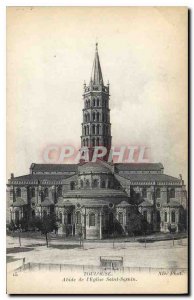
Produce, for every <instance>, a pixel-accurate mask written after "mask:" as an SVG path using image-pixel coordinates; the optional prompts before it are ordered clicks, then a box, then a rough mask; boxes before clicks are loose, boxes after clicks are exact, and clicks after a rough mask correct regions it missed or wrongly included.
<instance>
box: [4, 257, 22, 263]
mask: <svg viewBox="0 0 194 300" xmlns="http://www.w3.org/2000/svg"><path fill="white" fill-rule="evenodd" d="M17 260H20V258H14V256H7V257H6V262H7V263H11V262H13V261H17Z"/></svg>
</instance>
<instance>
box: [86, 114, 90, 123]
mask: <svg viewBox="0 0 194 300" xmlns="http://www.w3.org/2000/svg"><path fill="white" fill-rule="evenodd" d="M87 122H90V114H89V113H88V117H87Z"/></svg>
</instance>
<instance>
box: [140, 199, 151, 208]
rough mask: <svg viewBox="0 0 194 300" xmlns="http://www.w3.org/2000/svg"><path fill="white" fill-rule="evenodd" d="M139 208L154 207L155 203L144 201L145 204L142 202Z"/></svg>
mask: <svg viewBox="0 0 194 300" xmlns="http://www.w3.org/2000/svg"><path fill="white" fill-rule="evenodd" d="M139 206H145V207H147V206H153V203H151V202H150V201H148V200H144V201H143V202H141V203H140V204H139Z"/></svg>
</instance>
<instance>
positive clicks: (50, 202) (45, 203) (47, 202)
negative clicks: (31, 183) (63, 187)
mask: <svg viewBox="0 0 194 300" xmlns="http://www.w3.org/2000/svg"><path fill="white" fill-rule="evenodd" d="M50 205H54V203H53V201H52V200H50V199H49V198H46V199H44V201H43V202H41V206H50Z"/></svg>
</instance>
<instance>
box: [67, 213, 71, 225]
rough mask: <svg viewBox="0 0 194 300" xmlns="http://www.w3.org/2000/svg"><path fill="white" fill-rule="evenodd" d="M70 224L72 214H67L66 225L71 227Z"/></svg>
mask: <svg viewBox="0 0 194 300" xmlns="http://www.w3.org/2000/svg"><path fill="white" fill-rule="evenodd" d="M71 223H72V213H68V214H67V224H68V225H71Z"/></svg>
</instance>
